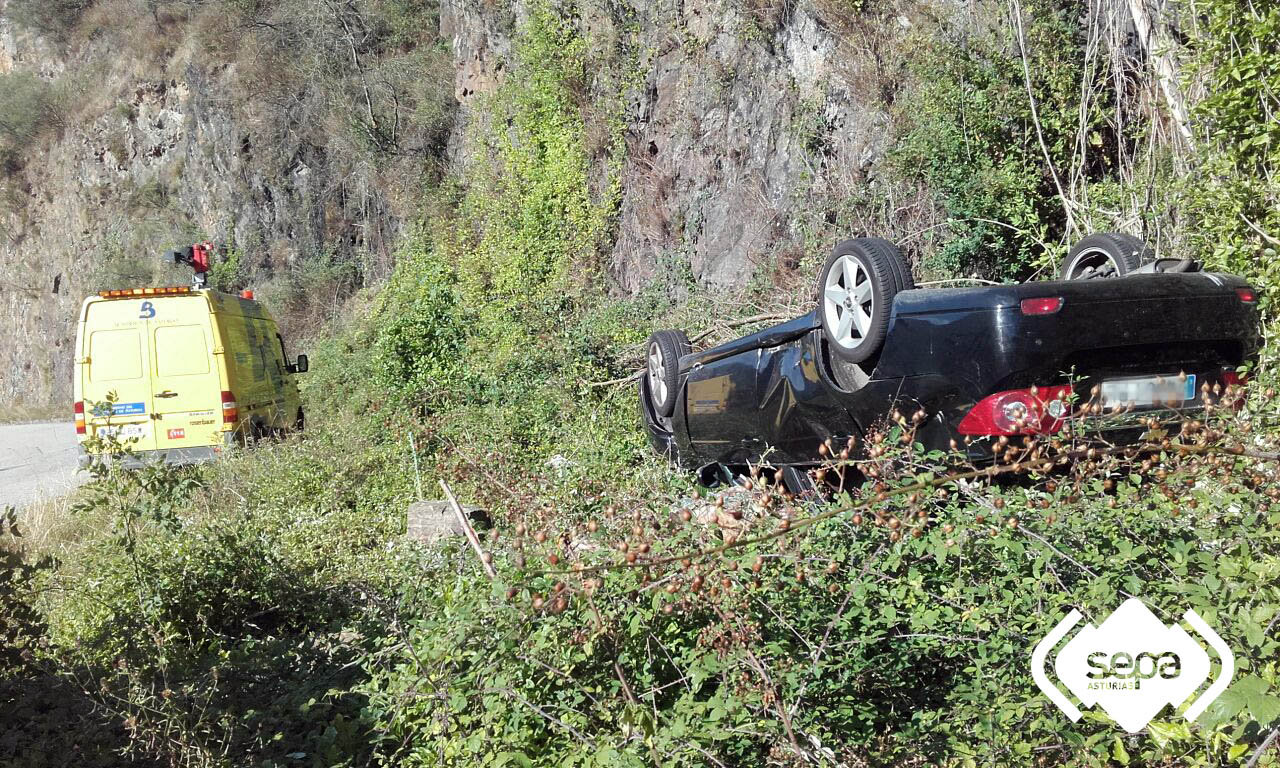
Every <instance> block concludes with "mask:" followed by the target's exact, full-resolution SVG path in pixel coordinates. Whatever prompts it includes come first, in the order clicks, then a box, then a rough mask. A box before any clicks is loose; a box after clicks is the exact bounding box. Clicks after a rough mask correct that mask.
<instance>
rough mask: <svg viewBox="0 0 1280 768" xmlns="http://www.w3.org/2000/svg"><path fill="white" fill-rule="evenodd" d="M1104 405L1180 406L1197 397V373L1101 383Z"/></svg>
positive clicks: (1106, 406)
mask: <svg viewBox="0 0 1280 768" xmlns="http://www.w3.org/2000/svg"><path fill="white" fill-rule="evenodd" d="M1101 396H1102V407H1104V408H1119V407H1120V406H1124V405H1170V404H1177V405H1180V404H1182V403H1185V402H1186V401H1188V400H1194V399H1195V398H1196V377H1195V375H1194V374H1189V375H1187V376H1180V375H1178V374H1170V375H1168V376H1147V377H1144V378H1141V379H1113V380H1111V381H1104V382H1102V391H1101Z"/></svg>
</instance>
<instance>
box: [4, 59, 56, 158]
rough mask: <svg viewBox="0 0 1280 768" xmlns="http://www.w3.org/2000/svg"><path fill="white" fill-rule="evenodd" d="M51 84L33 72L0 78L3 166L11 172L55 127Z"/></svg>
mask: <svg viewBox="0 0 1280 768" xmlns="http://www.w3.org/2000/svg"><path fill="white" fill-rule="evenodd" d="M54 114H55V113H54V102H53V98H52V96H51V94H50V87H49V84H48V83H46V82H45V81H44V80H41V79H40V78H39V77H36V76H35V75H34V74H32V73H30V72H23V71H14V72H7V73H5V74H2V75H0V163H2V164H3V167H4V169H6V170H7V171H8V172H12V171H13V170H14V168H15V166H17V165H18V164H20V162H21V156H22V153H23V151H24V150H26V148H27V147H28V146H29V145H30V144H31V143H32V142H34V141H35V140H36V139H37V138H39V137H40V136H41V134H43V133H44V132H45V131H47V130H49V129H51V128H52V127H53V125H54Z"/></svg>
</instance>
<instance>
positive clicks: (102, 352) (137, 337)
mask: <svg viewBox="0 0 1280 768" xmlns="http://www.w3.org/2000/svg"><path fill="white" fill-rule="evenodd" d="M141 377H142V338H141V334H139V333H138V330H137V329H136V328H120V329H115V330H107V331H94V332H93V333H92V334H90V336H89V380H90V381H124V380H127V379H137V378H141Z"/></svg>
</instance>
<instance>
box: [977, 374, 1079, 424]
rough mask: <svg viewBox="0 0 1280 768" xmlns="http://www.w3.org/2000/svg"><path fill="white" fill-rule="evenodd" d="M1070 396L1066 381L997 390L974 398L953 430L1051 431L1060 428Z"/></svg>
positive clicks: (1069, 407) (1069, 406)
mask: <svg viewBox="0 0 1280 768" xmlns="http://www.w3.org/2000/svg"><path fill="white" fill-rule="evenodd" d="M1070 396H1071V386H1070V385H1069V384H1059V385H1056V386H1052V387H1036V388H1035V389H1011V390H1009V391H1008V392H997V393H996V394H994V395H990V396H988V397H984V398H983V399H982V400H980V401H978V404H977V405H975V406H973V408H972V409H970V410H969V412H968V413H966V414H965V416H964V418H963V419H961V420H960V424H959V425H958V426H957V427H956V431H957V432H959V433H960V434H962V435H1022V434H1034V433H1041V434H1051V433H1054V432H1057V431H1058V430H1059V429H1061V428H1062V423H1063V421H1065V420H1066V417H1067V413H1068V411H1069V410H1070V409H1071V405H1070V404H1069V403H1068V402H1067V398H1069V397H1070Z"/></svg>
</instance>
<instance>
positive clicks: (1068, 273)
mask: <svg viewBox="0 0 1280 768" xmlns="http://www.w3.org/2000/svg"><path fill="white" fill-rule="evenodd" d="M1155 257H1156V255H1155V252H1154V251H1152V250H1151V247H1150V246H1149V245H1147V244H1146V243H1144V242H1143V241H1141V240H1139V239H1138V238H1136V237H1133V236H1132V235H1126V234H1122V233H1120V232H1098V233H1096V234H1092V235H1088V236H1087V237H1085V238H1084V239H1083V240H1081V241H1080V242H1078V243H1076V247H1074V248H1072V249H1071V252H1070V253H1068V254H1067V258H1066V261H1064V262H1063V263H1062V279H1063V280H1097V279H1103V278H1110V277H1123V276H1125V275H1127V274H1129V273H1130V272H1132V271H1133V270H1135V269H1137V268H1138V267H1140V266H1142V265H1143V264H1144V263H1146V262H1148V261H1153V260H1154V259H1155Z"/></svg>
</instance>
